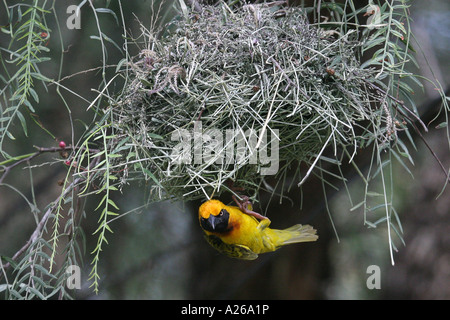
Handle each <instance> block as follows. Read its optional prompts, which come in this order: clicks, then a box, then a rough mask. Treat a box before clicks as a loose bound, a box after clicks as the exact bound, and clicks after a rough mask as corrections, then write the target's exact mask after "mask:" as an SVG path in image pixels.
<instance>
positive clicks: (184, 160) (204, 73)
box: [111, 4, 390, 200]
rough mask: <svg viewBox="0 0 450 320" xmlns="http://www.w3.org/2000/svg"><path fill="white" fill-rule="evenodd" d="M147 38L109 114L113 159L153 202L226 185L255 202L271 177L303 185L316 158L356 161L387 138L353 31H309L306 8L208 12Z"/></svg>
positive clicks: (185, 14)
mask: <svg viewBox="0 0 450 320" xmlns="http://www.w3.org/2000/svg"><path fill="white" fill-rule="evenodd" d="M162 31H164V32H162ZM161 33H163V35H162V36H159V37H158V36H157V35H158V34H161ZM142 39H144V40H143V41H142V43H140V44H139V46H140V48H139V50H140V53H139V55H137V56H136V57H134V58H133V59H132V60H130V61H128V63H127V64H124V65H123V66H122V72H123V73H124V74H125V72H126V79H127V81H128V82H127V86H126V90H125V91H124V92H123V93H122V94H121V96H120V97H119V98H118V99H117V102H116V103H115V104H113V105H112V106H111V107H112V110H113V112H112V114H113V117H114V121H113V126H114V129H115V132H116V133H118V136H120V137H121V138H122V139H121V140H120V139H119V141H122V142H121V148H118V149H119V150H121V152H122V153H124V156H125V157H126V159H127V161H128V168H130V167H132V168H134V169H135V170H136V171H135V173H136V175H135V178H137V179H144V178H145V179H146V180H148V181H150V182H151V195H152V197H153V198H157V199H167V198H182V199H191V200H192V199H198V198H205V197H207V198H209V197H212V196H213V195H214V196H217V195H219V194H220V193H221V192H223V191H226V190H229V184H228V183H227V182H229V181H232V182H233V184H234V186H239V187H241V188H244V190H245V193H247V194H248V195H250V196H251V197H256V195H257V193H258V192H259V190H260V189H265V190H269V191H272V192H273V191H274V190H275V187H276V185H273V183H272V184H270V183H268V178H269V177H270V178H275V179H270V180H271V181H272V182H273V181H278V182H279V183H280V182H284V181H285V178H286V175H287V172H288V170H294V172H296V174H295V177H294V181H295V183H294V184H293V185H301V184H302V183H304V182H305V181H306V180H307V179H306V178H307V177H308V176H309V175H310V174H311V172H313V168H315V169H318V168H319V166H320V164H321V163H322V161H319V160H325V161H326V162H327V163H330V162H331V163H340V162H341V161H342V158H343V156H344V155H345V156H346V157H347V159H348V161H351V160H352V158H353V156H354V155H355V154H356V152H357V150H358V148H363V147H366V146H367V145H369V144H370V142H372V141H374V140H375V139H378V140H386V139H389V138H390V137H389V134H388V133H389V132H388V131H389V121H390V115H389V113H388V112H387V111H386V108H383V107H380V106H382V105H383V104H382V102H381V101H380V100H381V98H380V97H379V96H378V95H376V94H374V92H373V90H369V88H368V86H367V83H368V81H370V79H372V78H373V77H374V76H375V70H373V69H369V68H363V67H361V62H360V61H359V57H360V56H361V50H362V43H361V42H359V41H358V39H357V32H355V31H354V30H353V31H348V32H347V33H342V32H341V31H340V30H339V29H335V30H334V29H327V30H325V29H322V28H321V27H320V26H319V25H312V24H310V23H309V22H308V19H307V17H306V14H305V12H304V11H303V10H302V9H301V8H295V7H293V8H290V7H283V6H273V5H272V6H271V5H265V4H261V5H244V6H241V7H239V8H236V9H230V8H229V7H228V6H226V5H225V4H221V5H217V6H205V7H203V8H202V12H191V11H188V10H185V11H182V12H180V15H179V17H178V19H174V20H173V21H172V22H171V23H169V24H168V25H166V26H164V30H149V29H143V30H142ZM125 70H126V71H125ZM252 130H253V131H252ZM249 132H254V135H251V134H249ZM227 134H229V136H227ZM220 136H221V137H220ZM183 137H184V138H183ZM230 137H233V139H234V140H230V139H228V138H230ZM255 137H256V138H255ZM263 138H265V139H266V141H267V143H266V144H264V143H263V142H264V140H263ZM183 139H184V140H183ZM195 139H200V140H195ZM255 141H256V142H255ZM195 143H197V144H195ZM233 143H234V144H233ZM239 143H241V144H239ZM255 143H256V145H255ZM276 144H278V147H277V150H276V151H277V153H276V154H271V153H273V152H275V151H273V150H272V146H276ZM233 146H234V147H233ZM239 146H240V147H241V148H244V149H245V150H246V151H247V152H245V150H244V149H242V150H244V152H239ZM264 146H265V147H266V149H265V150H263V149H264ZM227 148H230V149H227ZM233 148H234V154H232V153H231V152H230V153H229V154H227V153H226V151H228V150H231V149H233ZM116 149H117V148H116ZM242 150H241V151H242ZM249 150H250V151H249ZM274 150H275V149H274ZM325 151H327V152H328V155H327V156H326V157H325V156H324V155H325V153H324V152H325ZM260 152H266V154H267V156H268V157H272V158H271V159H272V160H273V163H267V161H266V162H265V163H264V159H263V158H260V157H261V153H260ZM237 154H239V155H240V157H237V156H236V155H237ZM198 155H200V156H198ZM233 155H234V156H233ZM330 155H332V157H330ZM255 157H256V158H255ZM276 157H278V159H277V160H278V167H277V168H276V170H275V172H274V171H272V172H269V173H267V168H269V167H270V166H271V165H276V164H275V158H276ZM333 157H334V158H333ZM255 159H256V160H255ZM302 163H304V164H306V165H307V168H309V169H308V170H306V171H307V172H301V171H300V170H299V167H300V164H302ZM265 168H266V172H265V173H264V169H265ZM291 172H292V171H291ZM142 173H144V174H142ZM127 174H130V172H128V173H127ZM127 178H130V177H129V176H127ZM231 191H232V190H231Z"/></svg>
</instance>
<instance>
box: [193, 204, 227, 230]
mask: <svg viewBox="0 0 450 320" xmlns="http://www.w3.org/2000/svg"><path fill="white" fill-rule="evenodd" d="M228 219H229V213H228V212H227V211H226V210H225V209H223V210H222V211H221V214H220V215H217V216H215V215H213V214H210V215H209V217H208V219H205V218H203V217H202V218H201V219H200V224H201V226H202V228H203V229H205V230H206V231H210V232H225V231H229V230H228Z"/></svg>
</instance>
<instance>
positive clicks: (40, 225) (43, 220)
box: [0, 147, 100, 280]
mask: <svg viewBox="0 0 450 320" xmlns="http://www.w3.org/2000/svg"><path fill="white" fill-rule="evenodd" d="M41 149H43V151H42V152H50V151H49V150H50V149H60V148H41ZM66 149H67V147H66ZM99 160H100V157H97V158H95V160H94V161H92V162H91V164H90V169H92V168H95V166H96V165H97V163H98V162H99ZM82 180H84V177H83V176H81V177H79V178H77V179H75V180H74V181H73V182H72V183H71V184H69V186H68V187H67V188H66V189H65V190H64V192H62V193H61V194H60V195H59V196H58V198H56V200H55V201H54V202H53V205H52V206H50V207H49V208H48V209H47V211H46V212H45V214H44V215H43V216H42V218H41V221H39V223H38V225H37V226H36V229H35V230H34V232H33V233H32V234H31V236H30V238H29V239H28V241H27V242H26V243H25V245H24V246H23V247H22V248H20V249H19V251H17V252H16V253H15V254H14V256H13V257H12V260H13V261H15V260H16V259H17V258H19V257H20V256H21V255H22V254H23V253H24V252H25V251H26V250H27V249H28V248H29V247H30V246H31V245H32V244H33V243H34V242H35V241H36V240H37V239H38V237H39V235H40V233H41V232H42V229H43V228H44V226H45V224H46V222H47V220H48V218H49V217H50V215H51V214H52V212H53V211H54V210H55V208H56V207H57V206H58V203H59V200H60V199H61V198H64V197H65V196H66V195H67V194H68V193H69V192H70V191H72V188H74V187H75V186H76V185H77V184H78V183H80V182H81V181H82ZM1 263H2V262H1V260H0V264H1ZM10 266H11V264H10V263H9V262H8V263H6V264H5V265H2V270H3V272H5V271H6V270H7V269H8V268H9V267H10ZM2 277H3V274H0V280H1V279H2Z"/></svg>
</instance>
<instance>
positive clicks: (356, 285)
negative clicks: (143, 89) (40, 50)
mask: <svg viewBox="0 0 450 320" xmlns="http://www.w3.org/2000/svg"><path fill="white" fill-rule="evenodd" d="M6 2H7V3H8V5H12V2H11V1H6ZM10 2H11V3H10ZM93 2H94V4H95V6H96V7H98V8H101V7H105V6H106V5H107V2H108V3H109V1H93ZM298 2H299V3H302V2H303V1H298ZM306 2H307V1H306ZM355 2H358V1H355ZM359 2H361V5H365V4H367V1H359ZM70 4H79V2H78V1H56V2H55V12H56V14H57V20H58V22H59V24H60V25H61V32H62V34H61V35H59V34H58V32H54V33H52V34H51V37H50V39H49V42H48V44H47V46H48V48H49V49H50V50H51V52H50V56H52V55H54V56H52V57H53V58H54V59H52V60H51V61H49V62H46V63H44V64H43V65H42V67H41V68H45V70H43V73H44V74H46V75H47V76H48V77H50V78H58V72H59V69H60V62H61V52H62V51H63V50H62V49H61V41H60V40H59V38H60V37H61V39H62V42H63V45H64V53H63V54H62V57H63V59H62V64H63V67H62V68H61V70H62V72H63V73H62V74H61V75H60V78H64V77H66V76H69V75H73V74H77V75H76V76H73V77H70V78H68V79H66V80H64V81H62V84H63V85H64V86H66V87H67V88H71V89H72V90H74V91H76V92H77V93H78V94H80V95H81V96H82V97H83V98H85V99H87V100H92V99H93V98H94V97H95V96H96V95H97V93H96V92H94V91H92V90H91V89H92V88H98V86H99V84H100V82H101V75H100V74H99V71H98V70H97V69H94V68H97V67H98V66H99V65H101V59H102V52H101V46H100V45H99V41H98V40H95V39H92V38H90V36H91V35H97V34H98V30H97V22H96V20H95V17H94V15H93V14H92V10H91V9H89V8H88V5H85V6H84V7H83V8H82V10H81V28H80V29H72V30H70V29H68V28H65V23H66V19H67V17H68V16H69V14H68V13H67V12H66V9H67V7H68V6H69V5H70ZM109 8H110V9H112V10H113V11H114V12H120V9H121V8H120V7H119V6H118V4H117V1H110V6H109ZM158 8H160V12H159V17H160V20H155V19H152V17H154V16H155V12H156V11H157V9H158ZM3 9H4V8H3V7H2V9H1V10H3ZM122 10H123V14H124V20H125V21H126V25H127V32H128V33H129V34H130V35H134V36H136V37H137V35H139V34H140V31H139V21H140V23H142V24H143V25H145V26H148V25H150V24H151V23H164V22H165V21H169V20H170V19H171V18H172V17H173V15H174V14H175V11H174V10H173V2H172V1H165V2H164V3H163V4H162V6H161V7H160V3H159V1H123V2H122ZM410 12H411V16H412V23H413V31H414V34H415V37H416V39H417V42H418V43H419V44H420V45H421V48H420V49H421V50H417V54H416V59H417V61H418V63H419V65H420V69H418V70H417V73H419V74H421V75H423V76H424V77H427V78H431V79H437V80H438V81H439V82H440V83H441V85H442V86H443V88H444V89H445V90H447V89H448V86H449V85H448V84H449V83H450V72H449V62H448V61H449V60H450V41H449V40H450V39H449V38H450V32H449V30H450V20H449V19H448V15H449V13H450V3H449V2H448V1H445V0H434V1H412V2H411V7H410ZM99 18H100V21H99V23H100V24H101V25H102V30H106V31H107V36H108V37H110V38H111V39H113V40H114V41H116V43H122V39H121V35H122V33H123V28H122V26H120V25H118V23H117V21H116V19H115V17H114V16H113V15H111V14H99ZM118 18H119V19H120V16H119V15H118ZM47 23H48V24H49V27H50V28H51V29H52V30H57V28H56V25H55V23H56V22H55V21H47ZM0 25H2V26H3V25H6V22H5V12H0ZM5 41H6V45H5ZM8 41H9V38H8V37H7V36H6V35H5V34H0V42H1V46H2V47H7V43H8ZM106 45H107V48H108V51H107V52H108V54H107V61H106V64H107V65H114V64H117V63H118V61H120V59H121V58H122V57H123V55H122V54H123V52H122V50H120V49H121V48H116V47H115V46H114V45H112V44H110V43H107V44H106ZM133 50H136V51H135V52H133ZM137 53H138V51H137V48H134V49H131V54H132V55H134V54H137ZM2 55H4V56H5V55H6V54H5V52H2ZM424 57H426V59H425V58H424ZM430 68H431V69H432V70H433V73H431V72H430ZM91 69H94V70H91ZM88 70H91V71H88ZM114 70H115V68H113V67H112V68H111V70H110V71H111V74H112V73H113V72H114ZM424 84H425V90H424V91H420V90H418V91H417V92H416V94H415V98H416V104H417V105H418V106H419V112H420V113H421V114H422V115H423V121H424V122H425V123H426V124H429V123H430V122H431V121H432V120H434V121H433V122H432V123H431V124H430V125H429V132H428V133H426V134H424V136H425V139H426V141H427V142H428V144H429V146H430V147H431V148H432V149H433V150H434V152H435V153H436V154H437V156H438V157H439V159H440V160H441V161H442V163H443V165H444V167H445V168H448V167H449V166H450V153H449V146H448V137H447V136H446V130H445V129H442V128H439V127H438V128H436V126H437V125H438V124H439V123H442V122H444V121H446V120H447V119H446V117H445V114H443V113H440V114H438V112H439V110H440V106H441V104H440V102H439V101H440V100H439V99H440V98H439V95H438V93H437V91H436V90H435V88H434V85H431V84H429V83H424ZM36 89H37V91H38V93H39V96H40V103H39V106H38V107H37V108H36V109H37V110H39V111H38V116H39V121H40V122H41V123H42V124H43V126H44V127H46V128H47V129H48V130H50V131H51V132H52V133H53V134H55V135H56V141H55V139H53V138H52V137H51V136H49V135H47V134H45V132H43V131H42V130H41V129H39V128H38V127H37V125H36V124H34V123H32V122H30V124H29V126H30V128H29V132H35V133H36V135H30V136H29V137H25V136H23V133H22V135H21V134H20V132H21V128H20V127H18V128H17V136H16V140H15V141H9V142H8V145H7V146H6V147H7V149H8V150H9V152H10V154H14V155H19V154H24V153H29V152H32V151H33V149H32V148H33V145H37V146H41V147H52V146H57V145H58V140H65V141H66V142H68V143H70V140H71V139H72V132H71V126H70V118H69V117H72V118H73V119H79V120H77V121H75V122H74V140H75V141H76V139H77V138H78V137H79V135H80V134H81V132H83V130H84V123H83V122H86V123H89V122H90V121H91V119H92V113H90V112H87V111H86V108H87V106H88V103H87V102H86V101H85V100H83V99H81V98H80V97H76V96H74V95H73V94H71V93H70V92H68V91H66V90H61V91H60V92H57V88H56V87H55V86H49V87H47V88H44V87H42V86H39V85H37V88H36ZM447 92H448V91H447ZM59 94H62V95H63V96H64V98H65V100H66V101H67V102H68V105H69V106H70V110H71V114H69V113H68V108H67V107H66V106H65V105H64V104H63V103H62V100H61V97H60V96H59ZM435 118H437V119H435ZM18 126H20V125H18ZM413 138H414V139H415V142H416V146H417V151H412V148H411V149H410V152H412V156H413V158H414V163H415V164H414V166H410V167H409V170H410V171H411V172H412V174H413V177H412V176H411V175H410V174H408V172H406V171H405V169H404V168H402V167H401V166H400V165H399V166H398V167H395V168H394V171H393V175H394V182H395V185H394V192H395V199H396V201H397V203H396V204H395V206H396V209H397V212H398V213H399V216H400V218H401V224H402V227H403V238H404V242H405V245H403V244H402V243H401V242H400V241H396V243H395V244H396V248H397V249H398V251H397V252H395V253H394V260H395V265H392V264H391V261H390V256H389V246H388V240H387V234H386V233H387V230H386V229H385V228H384V226H383V224H381V225H380V226H379V227H378V228H367V227H366V226H364V225H363V213H362V211H361V210H354V211H350V208H352V207H353V205H354V204H353V205H352V204H351V203H350V202H349V199H348V195H347V192H349V193H350V194H352V195H356V196H355V198H357V195H358V194H359V193H361V192H362V191H361V190H362V188H363V182H362V181H360V180H359V179H358V177H357V175H356V174H355V173H354V172H352V168H351V167H348V168H345V167H344V169H343V170H346V172H345V174H346V176H348V177H350V179H349V183H348V185H347V187H348V190H347V191H346V190H345V187H344V186H343V185H340V187H341V189H340V190H339V191H333V190H328V191H327V195H328V199H327V202H325V201H324V198H323V192H322V185H321V184H320V182H319V181H318V180H317V181H315V180H314V178H312V179H311V180H310V181H309V182H308V183H307V184H306V185H305V186H304V188H303V190H302V192H301V193H300V191H299V190H297V189H294V188H293V189H292V190H291V191H290V193H289V197H290V198H291V199H292V202H289V201H284V202H283V203H282V204H281V205H280V204H279V203H278V201H272V202H271V203H265V204H264V207H265V206H266V205H267V207H268V209H267V213H268V216H269V217H270V218H271V220H272V226H273V227H275V228H286V227H289V226H291V225H293V224H296V223H309V224H311V225H313V226H314V227H315V228H316V229H317V230H318V234H319V240H318V241H317V242H315V243H305V244H302V245H292V246H288V247H284V248H282V249H281V250H279V251H277V252H275V253H271V254H265V255H262V256H260V257H259V258H258V259H257V260H255V261H240V260H233V259H230V258H227V257H225V256H223V255H220V254H219V253H217V252H216V251H215V250H214V249H212V248H211V247H210V246H209V245H208V244H207V243H206V241H204V239H203V237H202V232H201V229H200V227H199V225H198V222H197V208H198V207H199V205H200V202H163V203H156V204H153V205H151V206H149V207H142V208H141V209H140V210H136V211H133V212H130V213H128V214H124V215H123V216H121V217H120V218H119V219H117V220H115V221H114V222H112V223H111V224H110V227H111V228H112V229H113V231H114V233H113V234H110V235H108V242H109V244H108V245H107V246H106V247H104V249H103V252H102V254H101V261H100V268H101V269H100V270H99V274H100V276H101V286H100V292H99V294H98V295H95V294H94V293H93V292H92V289H90V288H89V285H90V283H89V281H88V280H87V279H88V277H89V271H90V265H89V263H90V261H91V257H90V256H89V253H90V252H91V251H92V250H93V248H94V247H95V242H96V240H97V238H96V237H94V236H92V233H93V232H94V231H95V229H96V226H97V224H96V223H97V219H98V214H99V213H98V212H97V211H94V209H95V207H96V206H97V203H96V202H97V201H98V200H99V199H95V198H94V197H92V198H90V199H89V201H88V202H87V203H86V207H85V212H86V215H85V217H84V221H83V222H82V225H83V228H84V232H85V237H86V248H85V256H84V258H83V261H84V265H83V266H82V288H81V290H74V291H73V296H74V298H75V299H449V298H450V212H449V211H450V209H449V208H450V190H449V189H448V187H447V189H445V191H444V192H443V193H442V194H441V195H440V196H439V197H438V198H437V196H438V195H439V194H440V193H441V191H442V189H443V187H444V186H445V176H444V175H443V173H442V171H441V169H440V167H439V165H438V163H437V162H436V161H435V159H434V158H433V156H432V154H431V153H430V152H429V150H428V148H427V146H426V145H425V144H424V143H423V142H422V141H421V140H420V139H419V137H418V136H414V137H413ZM56 156H57V155H53V154H46V155H43V156H41V157H40V158H39V162H36V163H34V164H38V163H45V162H46V161H49V162H51V161H52V160H53V158H55V157H56ZM46 157H47V158H46ZM360 157H361V159H364V154H362V155H360ZM31 165H33V163H32V164H31ZM66 172H67V168H66V167H65V166H63V165H62V164H61V165H60V164H54V165H51V166H46V167H43V168H40V167H36V168H33V175H32V180H30V174H29V170H28V169H22V168H15V169H14V171H13V172H11V174H10V175H9V176H8V182H9V183H14V185H15V186H16V187H17V188H18V190H19V191H20V192H21V193H22V194H23V196H24V197H26V198H34V199H36V203H37V207H38V208H39V209H40V210H41V212H42V211H45V210H44V208H45V206H46V205H47V204H48V203H50V202H51V201H54V199H56V198H57V196H58V195H59V193H60V192H61V186H59V185H58V181H59V180H61V179H63V178H64V176H65V174H66ZM352 177H353V178H352ZM30 184H33V185H34V186H35V187H34V192H31V189H30ZM380 187H381V186H380ZM374 191H376V190H374ZM146 192H147V190H146V188H143V187H142V186H140V185H132V184H130V185H129V186H128V187H127V188H125V189H124V190H123V192H122V194H121V195H120V196H117V195H116V198H115V199H114V201H115V202H116V203H117V204H118V206H119V207H120V209H121V212H122V213H126V212H128V211H129V210H133V209H135V208H137V207H140V206H142V205H144V204H145V199H146ZM24 197H22V196H20V194H18V193H17V192H15V191H13V190H10V189H8V188H5V187H2V186H0V254H2V255H7V256H12V255H13V254H14V253H15V252H17V250H19V249H20V247H22V246H23V244H24V243H25V242H26V241H27V240H28V238H29V237H30V234H31V233H32V232H33V230H34V229H35V227H36V221H35V220H34V218H33V216H32V215H31V214H30V208H29V205H28V204H27V202H26V201H25V200H24ZM436 198H437V199H436ZM225 200H229V199H225ZM326 206H328V208H329V210H330V212H331V215H332V221H333V223H334V225H335V228H336V232H335V231H334V230H333V226H332V223H331V220H330V217H329V216H328V214H327V212H326V210H325V207H326ZM371 265H376V266H378V267H379V268H380V280H381V288H380V289H372V290H371V289H369V288H368V287H367V285H366V281H367V279H368V278H369V276H370V273H368V269H367V268H368V267H369V266H371Z"/></svg>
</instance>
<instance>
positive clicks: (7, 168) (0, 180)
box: [0, 146, 99, 184]
mask: <svg viewBox="0 0 450 320" xmlns="http://www.w3.org/2000/svg"><path fill="white" fill-rule="evenodd" d="M34 147H35V148H36V149H37V151H36V152H34V153H30V154H27V155H23V156H22V157H23V158H19V157H15V159H18V160H17V161H16V162H14V163H13V164H11V165H9V166H4V169H3V175H2V176H1V177H0V184H2V183H3V180H4V179H5V178H6V176H7V175H8V173H9V172H10V171H11V170H12V169H13V168H14V167H17V166H18V165H19V164H21V163H24V162H28V161H30V160H32V159H34V158H36V157H37V156H39V155H41V154H43V153H48V152H62V151H66V150H78V149H79V148H80V147H72V146H66V147H64V148H61V147H51V148H42V147H36V146H34ZM89 150H90V151H92V152H94V153H97V152H98V151H99V150H97V149H89ZM12 161H14V158H12V159H9V160H7V161H3V162H2V163H8V162H12ZM2 163H0V166H2Z"/></svg>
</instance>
